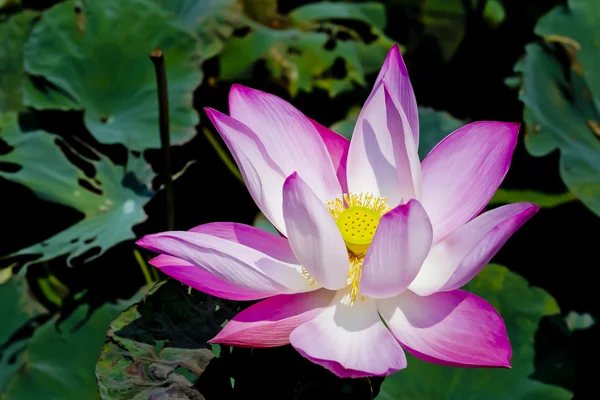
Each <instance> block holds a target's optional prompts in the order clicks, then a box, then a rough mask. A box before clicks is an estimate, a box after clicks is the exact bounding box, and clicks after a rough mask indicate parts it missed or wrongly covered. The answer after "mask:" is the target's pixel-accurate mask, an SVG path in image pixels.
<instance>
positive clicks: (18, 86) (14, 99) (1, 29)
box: [0, 11, 37, 114]
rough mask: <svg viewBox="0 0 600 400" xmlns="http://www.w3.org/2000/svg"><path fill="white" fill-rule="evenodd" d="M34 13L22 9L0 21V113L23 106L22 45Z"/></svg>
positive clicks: (23, 73) (23, 72)
mask: <svg viewBox="0 0 600 400" xmlns="http://www.w3.org/2000/svg"><path fill="white" fill-rule="evenodd" d="M36 15H37V13H35V12H33V11H24V12H22V13H19V14H17V15H15V16H13V17H11V18H9V19H8V20H6V21H2V22H0V38H2V40H0V114H1V113H4V112H9V111H20V110H21V109H22V108H23V100H22V98H23V93H22V92H23V89H22V88H23V81H24V78H25V69H24V66H23V45H24V44H25V40H26V39H27V35H28V34H29V32H30V31H31V27H32V21H33V19H34V18H35V16H36Z"/></svg>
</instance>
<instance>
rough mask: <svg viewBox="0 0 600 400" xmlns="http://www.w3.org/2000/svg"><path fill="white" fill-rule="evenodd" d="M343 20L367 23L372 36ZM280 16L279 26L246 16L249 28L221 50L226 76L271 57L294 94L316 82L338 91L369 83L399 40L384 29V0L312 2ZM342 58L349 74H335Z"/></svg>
mask: <svg viewBox="0 0 600 400" xmlns="http://www.w3.org/2000/svg"><path fill="white" fill-rule="evenodd" d="M343 20H352V21H354V22H356V21H359V22H360V23H362V24H366V25H367V27H368V30H367V31H368V32H369V38H364V37H361V35H360V34H359V33H358V32H357V31H356V30H354V29H352V28H350V27H348V26H345V25H343ZM274 21H276V23H275V25H274V27H267V26H265V25H262V24H260V23H258V22H256V21H252V20H250V19H244V20H243V22H242V23H241V25H243V26H245V27H247V28H248V29H249V32H248V33H247V34H245V35H244V36H242V37H233V38H232V39H230V40H229V41H228V43H227V46H226V47H225V49H224V50H223V53H222V54H221V59H220V62H221V77H222V78H223V79H234V78H236V77H238V76H239V75H240V74H242V73H243V72H245V71H247V70H248V69H249V68H250V67H251V66H252V64H254V63H255V62H256V61H258V60H259V59H265V60H266V65H267V67H268V68H269V70H270V72H271V74H272V75H273V77H274V78H275V79H277V80H279V81H280V82H281V83H282V84H283V85H284V86H286V87H287V89H288V90H289V91H290V93H291V94H292V96H294V95H296V94H297V93H298V91H299V90H304V91H307V92H309V91H311V90H312V88H313V86H316V87H320V88H322V89H325V90H327V91H328V92H329V94H330V96H335V95H337V94H338V93H339V92H341V91H344V90H347V89H350V88H352V85H353V84H359V85H365V84H366V82H365V75H366V74H370V73H374V72H377V70H378V69H379V68H380V67H381V64H382V63H383V60H384V59H385V56H386V54H387V52H388V51H389V49H390V48H391V47H392V45H393V44H394V42H393V41H392V40H391V39H389V38H387V37H386V36H385V35H384V34H383V28H384V26H385V23H386V18H385V8H384V6H383V5H382V4H379V3H329V2H323V3H313V4H307V5H304V6H301V7H299V8H296V9H294V10H293V11H292V12H291V13H290V14H289V15H288V16H287V19H286V20H285V21H283V22H279V20H277V19H276V20H274ZM275 27H276V28H277V29H275ZM340 38H342V39H340ZM336 62H337V63H338V64H339V66H340V67H342V69H343V70H345V71H344V74H342V75H343V76H337V77H336V76H334V75H333V73H332V68H333V67H334V64H335V63H336ZM340 62H341V63H340Z"/></svg>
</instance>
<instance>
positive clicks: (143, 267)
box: [133, 249, 154, 285]
mask: <svg viewBox="0 0 600 400" xmlns="http://www.w3.org/2000/svg"><path fill="white" fill-rule="evenodd" d="M133 255H134V256H135V259H136V261H137V262H138V264H139V266H140V269H141V270H142V274H144V278H145V279H146V284H148V285H149V284H151V283H152V282H154V279H152V277H151V276H150V271H148V266H147V265H146V262H145V261H144V259H143V258H142V255H141V254H140V252H139V251H138V250H137V249H133Z"/></svg>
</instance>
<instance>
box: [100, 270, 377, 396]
mask: <svg viewBox="0 0 600 400" xmlns="http://www.w3.org/2000/svg"><path fill="white" fill-rule="evenodd" d="M250 304H252V303H251V302H233V301H228V300H222V299H217V298H215V297H211V296H209V295H206V294H204V293H200V292H198V291H195V290H192V291H191V292H189V293H188V288H187V287H186V286H184V285H182V284H181V283H179V282H177V281H174V280H169V281H167V282H166V283H162V284H158V285H156V286H155V287H154V288H153V290H152V291H151V292H150V293H149V294H148V295H147V296H146V298H145V299H144V300H143V301H142V302H140V303H139V304H137V305H136V306H134V307H132V308H130V309H129V310H127V311H125V312H124V313H122V314H121V315H120V316H119V317H118V318H117V319H116V320H114V321H113V323H112V324H111V329H110V330H109V332H108V337H107V339H106V344H105V346H104V349H103V351H102V354H101V356H100V360H99V361H98V364H97V366H96V376H97V378H98V384H99V388H100V396H101V398H102V399H104V400H108V399H111V400H112V399H123V400H127V399H146V398H181V399H203V398H205V397H206V398H209V399H210V398H217V399H222V398H240V399H241V398H261V399H262V398H269V399H270V398H273V399H278V400H287V399H289V400H292V399H294V400H310V399H315V398H322V396H325V398H340V399H349V400H351V399H364V400H367V399H372V392H371V391H372V390H375V391H376V390H377V388H378V386H379V382H380V381H381V380H380V379H378V378H374V379H372V380H371V381H369V380H367V379H339V378H338V377H336V376H335V375H333V374H332V373H331V372H329V371H327V370H325V369H324V368H322V367H321V366H318V365H315V364H313V363H312V362H310V361H308V360H307V359H305V358H303V357H302V356H301V355H300V354H299V353H298V352H297V351H296V350H294V349H293V348H292V347H291V346H283V347H279V348H271V349H243V348H235V347H234V348H232V347H229V346H212V347H214V353H213V352H212V351H211V346H209V345H207V343H206V341H207V340H209V339H211V338H212V337H214V336H215V335H216V334H217V333H218V332H219V330H220V329H221V327H222V326H224V325H225V323H226V322H227V321H228V320H229V319H231V318H232V317H233V316H234V315H236V314H237V313H238V312H239V311H240V310H242V309H243V308H245V307H246V306H248V305H250ZM282 366H285V368H282ZM176 395H177V396H179V397H175V396H176ZM169 396H171V397H169ZM203 396H205V397H203Z"/></svg>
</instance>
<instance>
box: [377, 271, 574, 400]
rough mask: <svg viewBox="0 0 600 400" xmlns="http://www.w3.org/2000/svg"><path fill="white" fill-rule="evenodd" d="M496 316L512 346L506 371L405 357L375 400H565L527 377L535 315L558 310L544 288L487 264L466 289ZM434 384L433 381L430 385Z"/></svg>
mask: <svg viewBox="0 0 600 400" xmlns="http://www.w3.org/2000/svg"><path fill="white" fill-rule="evenodd" d="M465 289H466V290H468V291H471V292H473V293H475V294H477V295H479V296H481V297H482V298H484V299H486V300H487V301H489V302H490V303H491V304H492V305H493V306H494V307H496V309H497V310H498V312H499V313H500V315H502V318H503V319H504V322H505V323H506V328H507V330H508V336H509V338H510V342H511V345H512V348H513V356H512V360H511V364H512V368H511V369H469V368H455V367H446V366H440V365H434V364H429V363H426V362H423V361H421V360H418V359H417V358H415V357H412V356H409V357H408V368H407V369H406V370H405V371H401V372H399V373H396V374H394V375H392V376H390V377H388V378H386V380H385V381H384V382H383V385H382V386H381V393H380V395H379V396H378V397H377V398H378V399H381V400H400V399H407V400H408V399H418V400H443V399H453V400H454V399H455V400H463V399H488V400H501V399H511V400H513V399H514V400H518V399H527V400H537V399H539V400H559V399H561V400H563V399H564V400H566V399H570V398H571V397H572V395H571V393H569V392H568V391H567V390H565V389H562V388H559V387H556V386H550V385H546V384H543V383H540V382H537V381H534V380H532V379H530V378H529V376H530V375H531V374H532V373H533V372H534V347H533V342H534V336H535V332H536V330H537V327H538V323H539V321H540V319H541V318H542V317H544V316H548V315H554V314H558V313H559V309H558V305H557V304H556V301H555V300H554V299H553V298H552V297H551V296H550V295H549V294H548V293H546V292H545V291H544V290H542V289H539V288H534V287H530V286H529V284H528V283H527V281H526V280H525V279H523V278H522V277H520V276H519V275H516V274H514V273H512V272H510V271H509V270H508V269H506V268H505V267H503V266H500V265H494V264H490V265H488V266H487V267H486V268H485V269H484V270H483V271H482V272H481V273H479V275H477V276H476V277H475V278H474V279H473V280H472V281H471V282H470V283H469V284H468V285H467V286H466V287H465ZM433 382H434V384H433Z"/></svg>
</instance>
